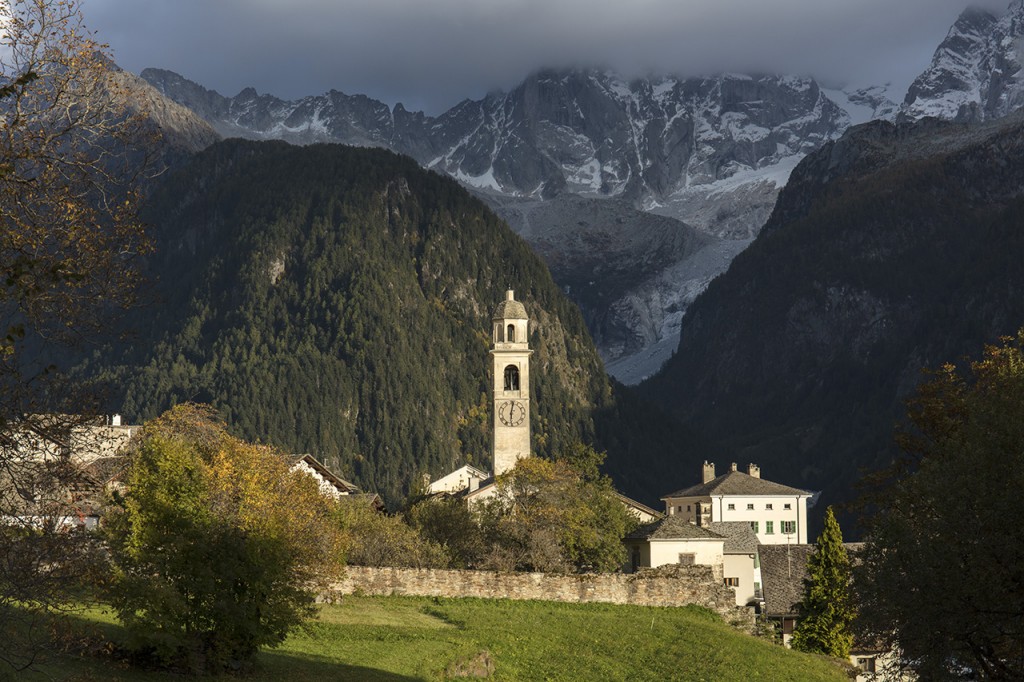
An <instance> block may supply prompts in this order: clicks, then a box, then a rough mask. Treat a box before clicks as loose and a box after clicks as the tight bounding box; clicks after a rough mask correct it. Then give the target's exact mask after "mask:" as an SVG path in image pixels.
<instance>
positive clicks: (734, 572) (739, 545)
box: [708, 521, 761, 606]
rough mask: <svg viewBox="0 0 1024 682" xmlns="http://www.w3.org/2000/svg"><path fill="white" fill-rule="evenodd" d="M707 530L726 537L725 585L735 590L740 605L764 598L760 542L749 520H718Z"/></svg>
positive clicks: (754, 602)
mask: <svg viewBox="0 0 1024 682" xmlns="http://www.w3.org/2000/svg"><path fill="white" fill-rule="evenodd" d="M708 530H709V531H711V532H712V533H716V534H718V535H721V536H722V537H724V538H725V545H724V547H723V550H722V562H723V563H722V572H723V576H724V577H723V580H724V581H725V584H726V585H728V586H729V587H732V588H733V589H734V590H735V592H736V605H737V606H756V605H758V604H759V603H760V601H761V559H760V547H761V543H760V542H758V540H757V534H756V533H754V530H753V529H752V528H751V527H750V524H749V523H747V522H746V521H716V522H714V523H711V524H710V525H708Z"/></svg>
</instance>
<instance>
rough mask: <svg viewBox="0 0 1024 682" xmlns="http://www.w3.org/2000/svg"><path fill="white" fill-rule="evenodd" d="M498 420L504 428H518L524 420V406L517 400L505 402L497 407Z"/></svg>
mask: <svg viewBox="0 0 1024 682" xmlns="http://www.w3.org/2000/svg"><path fill="white" fill-rule="evenodd" d="M498 419H500V420H501V423H502V424H504V425H505V426H519V425H520V424H522V423H523V421H524V420H525V419H526V405H524V404H523V403H522V402H520V401H518V400H506V401H505V402H503V403H501V405H499V406H498Z"/></svg>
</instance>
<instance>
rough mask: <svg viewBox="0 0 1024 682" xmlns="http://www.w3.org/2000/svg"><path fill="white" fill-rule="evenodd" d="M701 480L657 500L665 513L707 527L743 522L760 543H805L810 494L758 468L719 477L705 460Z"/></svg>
mask: <svg viewBox="0 0 1024 682" xmlns="http://www.w3.org/2000/svg"><path fill="white" fill-rule="evenodd" d="M701 474H702V476H701V482H700V483H698V484H697V485H693V486H690V487H689V488H683V489H682V490H678V491H676V492H674V493H671V494H669V495H666V496H665V497H663V498H661V499H662V500H663V501H664V502H665V514H666V515H668V516H681V517H682V518H684V519H686V520H687V521H689V522H690V523H693V524H695V525H697V526H700V527H707V526H708V525H709V524H712V523H721V522H733V521H743V522H745V523H747V524H749V525H750V527H751V528H752V529H753V531H754V533H755V534H756V535H757V539H758V542H760V543H761V544H762V545H775V544H783V545H784V544H787V543H795V544H804V543H806V542H807V501H808V499H810V497H811V493H810V492H808V491H806V490H800V489H798V488H791V487H789V486H786V485H782V484H781V483H773V482H772V481H768V480H765V479H763V478H761V468H760V467H758V466H757V465H756V464H751V465H750V466H749V467H748V469H747V472H746V473H744V472H742V471H738V470H737V468H736V464H735V463H734V464H732V465H731V466H730V467H729V471H727V472H726V473H724V474H722V475H721V476H715V465H714V464H709V463H708V462H706V461H705V462H704V466H703V468H702V470H701Z"/></svg>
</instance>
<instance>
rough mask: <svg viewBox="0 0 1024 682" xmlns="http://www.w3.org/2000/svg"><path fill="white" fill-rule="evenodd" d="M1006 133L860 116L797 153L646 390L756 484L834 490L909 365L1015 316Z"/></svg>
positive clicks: (1016, 234) (884, 448)
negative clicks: (749, 465)
mask: <svg viewBox="0 0 1024 682" xmlns="http://www.w3.org/2000/svg"><path fill="white" fill-rule="evenodd" d="M1022 132H1024V119H1022V117H1021V116H1020V115H1015V116H1014V117H1011V118H1010V119H1007V120H1003V121H1000V122H996V123H991V124H986V125H983V126H979V125H964V124H954V123H942V122H938V121H934V120H925V121H921V122H918V123H913V124H903V125H900V126H893V125H892V124H888V123H883V122H875V123H871V124H866V125H865V126H861V127H858V128H854V129H851V131H849V132H848V133H847V134H846V135H845V136H844V137H843V138H842V139H841V140H839V141H837V142H835V143H830V144H828V145H826V146H825V147H824V148H823V149H822V150H821V151H820V152H817V153H815V154H813V155H811V156H809V157H808V158H807V159H805V160H804V161H803V162H802V163H801V164H800V165H799V166H798V167H797V169H796V170H795V171H794V173H793V176H792V178H791V180H790V183H789V185H788V186H787V187H786V188H785V190H783V192H782V194H781V195H780V197H779V201H778V203H777V204H776V207H775V211H774V213H773V216H772V219H771V220H770V221H769V222H768V224H767V225H766V227H765V229H764V230H763V231H762V233H761V235H760V236H759V237H758V239H757V240H756V241H755V242H754V243H753V244H752V245H751V247H750V248H749V249H748V250H747V251H745V252H744V253H743V254H741V255H740V256H739V257H737V258H736V260H735V261H734V262H733V264H732V266H731V268H730V269H729V271H728V272H727V273H726V274H725V275H723V276H721V277H720V278H718V279H717V280H715V281H714V282H712V284H711V286H710V287H709V288H708V290H707V292H706V293H705V294H704V295H703V296H701V297H700V298H698V300H697V301H696V303H695V304H694V306H693V307H692V308H691V310H690V312H689V313H688V316H687V320H686V321H685V322H684V326H683V335H682V339H681V342H680V346H679V349H678V351H677V353H676V354H675V356H674V357H673V359H672V360H671V361H670V362H669V363H668V365H666V367H665V368H664V370H663V372H662V373H661V375H660V376H659V377H658V378H657V379H656V380H654V381H652V382H650V383H649V384H648V385H647V386H646V387H645V392H646V393H647V395H648V396H654V397H656V398H658V399H660V400H662V401H663V402H664V403H665V404H666V405H667V406H669V407H670V408H671V409H673V410H674V411H675V413H676V414H677V415H678V416H681V417H682V418H683V419H684V420H685V421H687V422H689V423H691V424H694V425H698V424H699V425H700V427H701V428H704V429H707V431H706V434H707V435H708V436H709V437H710V438H713V439H716V440H718V442H721V443H723V444H724V445H725V446H726V447H727V448H728V449H729V450H731V451H732V452H733V453H734V454H735V457H736V458H737V459H739V460H740V461H744V462H746V461H755V462H759V463H760V464H761V465H762V471H763V472H764V475H765V476H766V477H767V478H770V479H774V480H781V481H785V482H786V483H789V484H791V485H799V486H802V487H806V488H809V489H812V490H824V491H825V493H826V497H827V498H829V499H839V498H843V497H847V496H848V495H849V494H850V492H851V487H852V485H853V483H854V482H855V481H856V480H857V479H858V477H859V470H860V469H862V468H871V467H875V466H878V465H880V464H883V463H885V462H886V461H887V460H888V458H889V457H890V456H891V454H892V452H893V450H892V448H893V445H892V434H893V425H894V423H895V422H896V421H897V420H898V419H899V418H900V417H901V415H902V414H903V412H904V408H903V400H904V398H906V397H907V396H908V395H909V394H910V392H911V391H912V390H913V388H914V387H915V386H916V385H917V383H918V382H919V381H920V380H921V378H922V375H921V368H923V367H937V366H939V365H941V364H942V363H944V362H957V361H960V360H962V359H963V358H964V357H965V356H966V355H968V354H977V353H978V350H979V349H980V348H981V347H982V344H984V343H993V342H995V341H996V340H997V339H998V337H999V336H1000V335H1004V334H1013V333H1014V332H1015V331H1016V330H1017V329H1018V328H1019V327H1020V326H1021V325H1024V258H1022V254H1024V229H1022V226H1024V142H1022V141H1024V135H1022Z"/></svg>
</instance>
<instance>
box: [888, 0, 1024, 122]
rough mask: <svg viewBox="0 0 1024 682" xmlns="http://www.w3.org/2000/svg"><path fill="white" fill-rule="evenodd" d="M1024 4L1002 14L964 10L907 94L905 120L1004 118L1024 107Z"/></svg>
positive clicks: (904, 111)
mask: <svg viewBox="0 0 1024 682" xmlns="http://www.w3.org/2000/svg"><path fill="white" fill-rule="evenodd" d="M1022 47H1024V2H1022V1H1021V0H1015V2H1013V3H1012V4H1011V5H1010V7H1009V8H1008V9H1007V11H1006V12H1005V13H1004V14H1003V15H1002V16H996V15H993V14H991V13H990V12H987V11H986V10H983V9H978V8H969V9H966V10H964V12H963V13H962V14H961V15H960V17H959V18H958V19H957V21H956V22H955V23H954V24H953V26H952V28H950V30H949V33H948V34H947V36H946V38H945V40H943V41H942V43H941V44H940V45H939V47H938V49H936V51H935V55H934V56H933V57H932V61H931V64H930V65H929V67H928V68H927V69H926V70H925V71H924V73H922V74H921V75H920V76H918V77H917V79H915V80H914V82H913V83H912V84H911V86H910V89H909V90H908V91H907V96H906V99H905V100H904V103H903V107H902V115H903V116H904V117H906V118H923V117H926V116H934V117H938V118H944V119H955V120H974V121H976V120H987V119H992V118H1000V117H1002V116H1005V115H1007V114H1008V113H1010V112H1011V111H1013V110H1014V109H1017V108H1018V107H1020V106H1021V105H1022V104H1024V80H1022V76H1024V74H1022V72H1021V65H1022Z"/></svg>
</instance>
